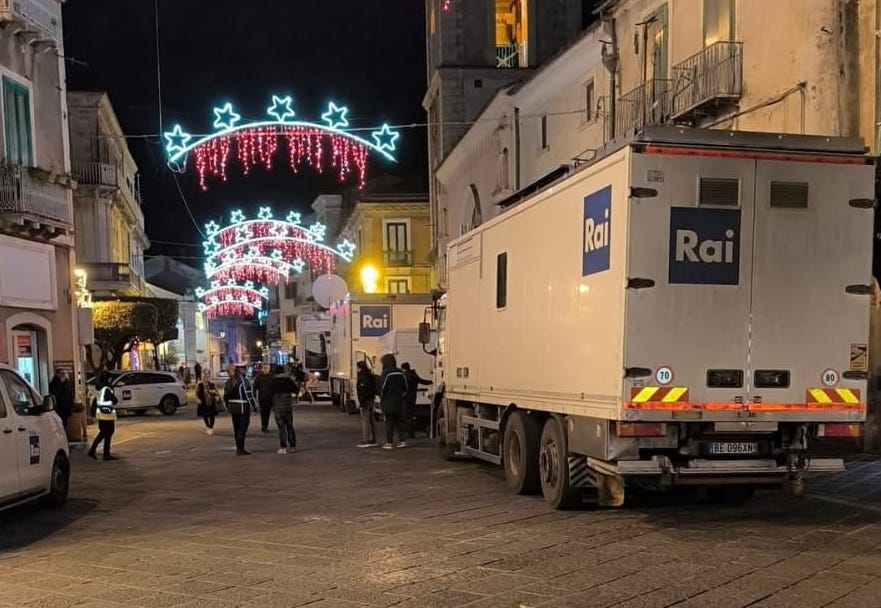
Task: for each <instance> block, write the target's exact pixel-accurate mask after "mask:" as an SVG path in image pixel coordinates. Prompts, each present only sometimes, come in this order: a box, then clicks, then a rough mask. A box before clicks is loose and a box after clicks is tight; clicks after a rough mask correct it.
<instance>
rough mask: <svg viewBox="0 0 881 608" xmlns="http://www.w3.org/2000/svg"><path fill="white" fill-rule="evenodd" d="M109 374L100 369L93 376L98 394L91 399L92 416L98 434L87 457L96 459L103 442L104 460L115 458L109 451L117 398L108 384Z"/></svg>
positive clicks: (114, 423) (114, 422)
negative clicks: (96, 423)
mask: <svg viewBox="0 0 881 608" xmlns="http://www.w3.org/2000/svg"><path fill="white" fill-rule="evenodd" d="M110 384H111V383H110V375H109V374H108V373H107V371H106V370H101V372H100V373H99V374H98V376H97V377H96V378H95V388H96V389H97V390H98V394H97V395H96V396H95V399H94V400H93V401H92V416H93V417H94V418H95V420H97V421H98V436H97V437H95V441H94V442H93V443H92V447H91V449H90V450H89V457H90V458H93V459H95V460H97V459H98V455H97V451H98V446H99V445H100V444H101V443H102V442H103V443H104V460H116V456H114V455H113V454H111V453H110V441H111V440H112V439H113V433H115V432H116V404H117V403H119V399H117V398H116V395H114V394H113V388H112V387H111V386H110Z"/></svg>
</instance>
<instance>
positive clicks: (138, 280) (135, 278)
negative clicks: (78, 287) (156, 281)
mask: <svg viewBox="0 0 881 608" xmlns="http://www.w3.org/2000/svg"><path fill="white" fill-rule="evenodd" d="M78 266H80V267H81V268H82V269H83V270H85V271H86V274H87V276H88V281H89V284H90V285H94V284H96V283H115V284H118V285H123V286H131V287H133V288H135V289H137V290H138V291H143V290H144V279H143V277H141V275H139V274H138V273H137V272H136V271H135V269H134V268H132V267H131V265H129V264H118V263H115V262H83V263H79V264H78Z"/></svg>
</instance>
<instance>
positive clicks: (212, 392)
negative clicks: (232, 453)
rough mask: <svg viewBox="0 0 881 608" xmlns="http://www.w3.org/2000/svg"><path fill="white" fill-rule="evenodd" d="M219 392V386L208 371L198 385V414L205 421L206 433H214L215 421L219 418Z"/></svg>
mask: <svg viewBox="0 0 881 608" xmlns="http://www.w3.org/2000/svg"><path fill="white" fill-rule="evenodd" d="M218 397H219V393H218V392H217V387H216V386H215V385H214V383H213V382H211V378H209V377H208V372H207V371H205V372H204V373H203V374H202V377H201V379H200V380H199V384H197V385H196V398H197V399H198V400H199V407H198V408H197V409H196V414H197V415H199V416H201V417H202V420H204V421H205V433H206V434H208V435H213V434H214V422H215V420H216V419H217V399H218Z"/></svg>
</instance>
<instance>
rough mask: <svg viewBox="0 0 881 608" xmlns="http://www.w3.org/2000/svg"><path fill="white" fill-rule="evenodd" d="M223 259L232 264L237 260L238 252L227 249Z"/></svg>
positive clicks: (225, 262) (224, 261)
mask: <svg viewBox="0 0 881 608" xmlns="http://www.w3.org/2000/svg"><path fill="white" fill-rule="evenodd" d="M221 259H222V260H223V263H224V264H232V263H233V262H235V261H236V254H235V252H234V251H227V252H226V253H225V254H223V257H222V258H221Z"/></svg>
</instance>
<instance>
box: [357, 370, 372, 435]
mask: <svg viewBox="0 0 881 608" xmlns="http://www.w3.org/2000/svg"><path fill="white" fill-rule="evenodd" d="M356 382H357V385H356V390H357V392H358V407H359V408H360V409H361V442H360V443H359V444H358V447H359V448H372V447H376V428H375V425H374V421H373V404H374V402H375V401H376V378H374V377H373V372H372V371H370V368H368V367H367V363H366V362H365V361H358V377H357V380H356Z"/></svg>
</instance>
